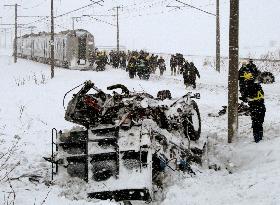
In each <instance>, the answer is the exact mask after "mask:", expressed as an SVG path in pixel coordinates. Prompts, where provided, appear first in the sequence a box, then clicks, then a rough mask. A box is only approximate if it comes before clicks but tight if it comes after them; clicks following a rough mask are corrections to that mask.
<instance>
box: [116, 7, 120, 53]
mask: <svg viewBox="0 0 280 205" xmlns="http://www.w3.org/2000/svg"><path fill="white" fill-rule="evenodd" d="M119 8H120V7H119V6H117V52H119V51H120V28H119Z"/></svg>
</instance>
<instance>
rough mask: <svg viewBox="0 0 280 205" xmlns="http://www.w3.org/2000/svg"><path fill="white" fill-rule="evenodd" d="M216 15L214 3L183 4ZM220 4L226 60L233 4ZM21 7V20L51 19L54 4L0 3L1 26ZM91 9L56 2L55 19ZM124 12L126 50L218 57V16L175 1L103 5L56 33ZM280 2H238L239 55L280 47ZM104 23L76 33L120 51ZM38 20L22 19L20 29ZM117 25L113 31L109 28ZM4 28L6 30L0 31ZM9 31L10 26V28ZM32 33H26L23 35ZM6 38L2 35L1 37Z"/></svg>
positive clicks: (72, 1) (194, 0) (40, 0)
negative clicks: (86, 33)
mask: <svg viewBox="0 0 280 205" xmlns="http://www.w3.org/2000/svg"><path fill="white" fill-rule="evenodd" d="M181 1H182V2H186V3H189V4H191V5H194V6H196V7H199V8H201V9H203V10H205V11H207V12H210V13H215V2H216V0H181ZM220 1H221V2H220V4H221V7H220V9H221V36H222V38H221V49H222V54H223V55H227V54H228V22H229V0H220ZM13 3H18V4H20V5H21V6H20V7H19V11H18V15H49V14H50V0H0V8H1V13H0V16H2V17H3V20H2V22H3V23H13V22H14V10H13V8H7V7H5V8H4V4H13ZM89 3H90V0H79V1H77V0H54V4H55V15H59V14H62V13H65V12H67V11H70V10H73V9H75V8H79V7H82V6H84V5H87V4H89ZM117 5H119V6H122V7H123V8H122V9H120V44H121V45H124V46H126V48H127V49H147V50H150V51H154V52H167V53H169V52H170V53H172V52H182V53H184V54H194V55H215V26H216V24H215V23H216V22H215V16H213V15H209V14H206V13H203V12H200V11H197V10H194V9H191V8H188V7H181V9H174V7H166V6H168V5H169V6H182V4H180V3H178V2H176V1H175V0H104V3H103V6H99V5H95V6H94V7H87V8H86V9H83V10H81V11H79V12H75V13H72V14H69V15H65V16H63V17H61V18H57V19H55V23H56V31H59V30H65V29H71V27H72V23H71V22H72V20H71V17H73V16H75V17H79V16H82V15H84V14H95V15H114V14H116V10H113V9H112V8H113V7H115V6H117ZM279 10H280V0H269V1H268V0H240V53H241V56H244V57H245V56H248V55H249V54H252V55H258V54H261V53H265V52H267V51H269V50H275V49H277V48H279V47H280V40H279V34H280V20H279V19H280V12H279ZM97 18H98V19H99V20H100V21H96V20H93V19H90V18H85V17H84V18H82V19H81V20H80V21H78V22H75V26H76V28H83V29H86V30H89V31H90V32H92V33H93V34H94V35H95V38H96V45H99V46H101V45H102V46H115V45H116V27H115V26H114V25H115V24H116V18H115V16H102V17H97ZM35 20H36V19H31V18H19V23H29V22H33V21H35ZM111 24H113V25H111ZM30 25H35V26H37V29H36V30H35V31H36V32H38V31H48V30H50V25H49V21H46V20H44V21H40V22H37V23H34V24H29V25H28V26H30ZM2 27H3V26H2ZM6 27H7V26H6ZM26 32H30V31H29V29H25V30H23V31H22V33H26ZM1 34H2V35H1V36H2V37H3V33H1ZM2 39H3V38H2Z"/></svg>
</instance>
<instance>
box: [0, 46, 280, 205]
mask: <svg viewBox="0 0 280 205" xmlns="http://www.w3.org/2000/svg"><path fill="white" fill-rule="evenodd" d="M195 64H196V65H197V67H198V68H199V71H200V74H201V79H199V80H198V85H197V90H196V91H195V92H199V93H200V94H201V99H200V100H197V103H198V105H199V109H200V112H201V116H202V135H203V136H204V137H207V136H208V141H209V143H208V148H209V149H208V152H207V154H206V156H205V162H204V165H203V167H195V170H196V173H197V175H196V176H195V177H190V176H189V175H182V176H178V177H175V179H174V181H172V182H171V183H169V185H168V187H167V188H166V190H165V191H164V196H165V198H164V199H163V201H161V202H159V204H164V205H169V204H173V203H176V204H199V205H205V204H207V205H208V204H209V205H212V204H213V205H222V204H230V205H232V204H246V205H247V204H262V205H263V204H266V205H267V204H269V205H277V204H280V196H279V193H280V171H279V170H280V153H279V151H280V148H279V147H280V137H279V134H280V114H279V112H278V110H279V108H280V100H279V99H280V92H279V91H280V88H279V85H280V83H279V80H280V79H279V77H280V75H279V74H277V75H276V83H274V84H272V85H264V86H263V87H264V92H265V98H266V107H267V112H266V117H265V123H264V140H263V141H261V142H260V143H259V144H256V143H254V142H253V137H252V130H251V123H250V118H249V117H240V118H239V126H240V129H239V131H240V135H239V136H238V139H235V141H234V143H232V144H227V116H226V115H225V116H221V117H219V118H213V117H209V116H208V113H212V112H214V113H217V112H218V110H219V109H221V106H222V105H226V104H227V73H226V71H223V72H221V73H217V72H215V71H213V70H212V69H211V68H207V67H202V60H197V61H195ZM0 76H1V80H0V86H1V90H0V203H3V204H4V203H5V202H11V201H13V198H14V197H15V204H19V205H30V204H36V205H37V204H48V205H56V204H60V205H63V204H69V205H74V204H79V205H80V204H98V205H101V204H102V205H106V204H116V203H114V202H109V201H88V200H87V199H84V200H70V199H69V198H67V197H65V196H66V194H65V192H66V191H65V190H71V188H72V187H73V190H78V189H79V188H77V187H75V184H69V187H65V188H62V187H59V186H57V185H55V184H54V185H50V183H49V180H50V175H51V172H50V171H51V169H50V163H48V162H46V161H45V160H44V159H43V158H42V157H44V156H49V155H50V153H51V129H52V128H53V127H55V128H57V129H66V128H71V127H72V126H73V124H71V123H69V122H66V121H65V120H64V108H63V106H62V99H63V96H64V94H65V93H66V92H67V91H68V90H70V89H71V88H73V87H75V86H76V85H79V84H81V83H83V82H84V81H85V80H91V81H93V82H94V83H95V84H96V86H97V87H99V88H101V89H104V90H105V89H106V87H107V86H109V85H112V84H115V83H122V84H125V85H126V86H127V87H128V88H129V89H131V90H133V89H135V90H139V91H140V90H145V91H146V92H149V93H151V94H153V95H156V93H157V91H158V90H164V89H169V90H171V93H172V95H173V97H180V96H182V95H183V94H185V93H186V90H185V88H184V85H183V79H182V77H181V76H175V77H174V76H171V75H170V72H167V73H165V75H164V76H162V77H159V76H158V75H152V76H151V79H150V80H149V81H143V80H139V79H133V80H131V79H129V78H128V75H127V73H125V71H123V70H115V69H108V70H106V71H104V72H92V71H72V70H67V69H56V70H55V78H54V79H52V80H51V79H50V68H49V66H47V65H42V64H39V63H35V62H31V61H27V60H22V59H19V61H18V63H17V64H14V63H13V58H12V57H10V56H8V55H7V51H0ZM190 91H192V90H190ZM70 97H71V95H70V96H68V98H67V99H66V101H67V100H69V99H70ZM2 153H4V154H5V153H7V154H6V155H4V156H2ZM213 163H215V164H217V165H219V166H220V167H221V170H220V171H214V170H213V169H208V165H212V164H213ZM34 175H35V176H34ZM6 176H7V177H6ZM36 176H38V177H36ZM7 178H9V179H10V180H7ZM32 179H33V180H32ZM34 179H35V180H34ZM75 194H77V193H75V192H74V193H73V196H75ZM73 198H75V197H73Z"/></svg>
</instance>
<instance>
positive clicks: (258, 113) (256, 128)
mask: <svg viewBox="0 0 280 205" xmlns="http://www.w3.org/2000/svg"><path fill="white" fill-rule="evenodd" d="M244 96H245V97H246V99H247V101H248V105H249V108H250V115H251V120H252V128H253V136H254V140H255V142H256V143H258V142H259V141H261V140H262V138H263V122H264V117H265V112H266V108H265V104H264V92H263V89H262V86H261V85H260V84H259V83H256V82H252V83H250V84H248V86H247V88H246V90H245V91H244Z"/></svg>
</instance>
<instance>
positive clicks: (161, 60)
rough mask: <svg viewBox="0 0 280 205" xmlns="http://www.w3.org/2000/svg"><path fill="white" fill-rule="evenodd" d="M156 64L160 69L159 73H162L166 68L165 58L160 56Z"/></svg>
mask: <svg viewBox="0 0 280 205" xmlns="http://www.w3.org/2000/svg"><path fill="white" fill-rule="evenodd" d="M157 64H158V68H159V71H160V75H163V72H164V71H165V70H166V65H165V60H164V59H163V58H162V56H160V58H159V59H158V62H157Z"/></svg>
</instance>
